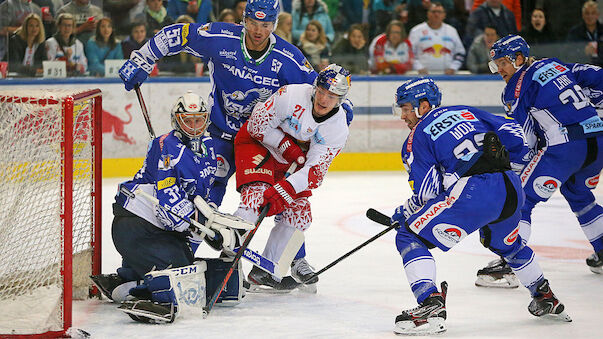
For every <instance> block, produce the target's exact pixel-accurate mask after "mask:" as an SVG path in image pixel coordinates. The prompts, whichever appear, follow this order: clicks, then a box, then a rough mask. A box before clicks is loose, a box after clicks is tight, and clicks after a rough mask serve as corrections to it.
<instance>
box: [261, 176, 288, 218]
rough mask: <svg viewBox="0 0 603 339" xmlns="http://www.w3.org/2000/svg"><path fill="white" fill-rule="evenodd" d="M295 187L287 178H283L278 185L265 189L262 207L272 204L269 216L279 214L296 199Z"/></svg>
mask: <svg viewBox="0 0 603 339" xmlns="http://www.w3.org/2000/svg"><path fill="white" fill-rule="evenodd" d="M294 197H295V189H294V188H293V186H291V184H290V183H289V182H288V181H287V180H281V181H279V182H278V183H276V185H274V186H272V187H270V188H269V189H267V190H265V191H264V201H263V202H262V204H261V205H260V207H264V206H266V205H267V204H270V209H269V210H268V214H267V215H268V216H271V215H275V214H279V213H281V212H282V211H284V210H285V208H286V207H287V206H289V205H290V204H291V203H292V202H293V200H294V199H295V198H294Z"/></svg>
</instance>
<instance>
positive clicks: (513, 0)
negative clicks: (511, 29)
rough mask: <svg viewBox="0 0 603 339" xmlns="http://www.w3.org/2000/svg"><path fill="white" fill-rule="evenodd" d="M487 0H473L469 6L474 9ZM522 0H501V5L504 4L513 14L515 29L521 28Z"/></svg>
mask: <svg viewBox="0 0 603 339" xmlns="http://www.w3.org/2000/svg"><path fill="white" fill-rule="evenodd" d="M486 1H487V0H473V7H471V10H472V11H475V10H476V9H477V8H478V7H479V6H480V5H481V4H483V3H484V2H486ZM522 2H523V0H502V5H503V6H505V7H506V8H507V9H508V10H510V11H511V12H512V13H513V15H514V16H515V26H516V27H517V30H518V31H520V30H521V29H522V27H523V26H522V24H521V12H522V10H521V3H522Z"/></svg>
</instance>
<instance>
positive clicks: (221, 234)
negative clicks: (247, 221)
mask: <svg viewBox="0 0 603 339" xmlns="http://www.w3.org/2000/svg"><path fill="white" fill-rule="evenodd" d="M205 241H206V242H207V244H208V245H209V246H210V247H211V248H213V249H214V250H216V251H224V253H226V254H227V255H229V256H234V255H235V254H236V253H235V251H234V249H235V248H237V247H239V246H241V243H242V241H241V234H240V233H239V232H237V231H236V230H234V229H232V228H226V227H225V228H222V229H220V230H219V231H218V232H216V236H215V237H214V238H212V237H210V236H209V235H206V236H205Z"/></svg>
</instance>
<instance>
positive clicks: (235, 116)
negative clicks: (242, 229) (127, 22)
mask: <svg viewBox="0 0 603 339" xmlns="http://www.w3.org/2000/svg"><path fill="white" fill-rule="evenodd" d="M279 10H280V6H279V1H278V0H249V1H248V3H247V5H246V7H245V12H244V18H243V23H244V25H243V26H241V25H237V24H230V23H222V22H214V23H209V24H205V25H198V24H175V25H171V26H166V27H164V28H163V29H162V30H161V31H159V32H158V33H157V34H155V36H154V37H153V38H151V39H150V40H149V42H147V43H146V44H145V45H144V46H143V47H142V48H140V49H139V50H137V51H134V52H133V53H132V56H131V58H130V60H128V61H126V63H125V64H124V65H123V66H122V68H121V69H120V71H119V74H120V76H121V78H122V79H123V81H124V83H125V86H126V89H127V90H131V89H132V88H133V87H134V85H136V84H140V83H142V82H143V81H144V80H145V79H146V78H147V76H148V75H149V73H150V72H151V70H152V69H153V65H154V64H155V63H156V62H157V60H158V59H160V58H162V57H164V56H169V55H175V54H178V53H181V52H185V53H189V54H192V55H194V56H197V57H201V58H203V59H204V60H205V61H206V62H207V64H208V67H209V70H210V77H211V81H212V92H211V94H210V97H209V103H210V105H211V125H210V126H209V133H210V135H211V136H212V138H213V146H212V147H213V148H214V150H215V152H216V156H217V158H218V171H217V173H216V183H215V188H214V190H212V193H211V194H212V199H213V201H215V202H216V203H217V204H218V205H220V203H221V202H222V198H223V196H224V193H225V190H226V184H227V182H228V179H229V178H230V177H231V176H232V174H233V173H234V172H235V161H234V146H233V141H234V137H235V135H236V134H237V131H238V130H239V129H240V128H241V126H242V125H243V123H244V122H245V121H247V118H248V117H249V115H250V114H251V111H252V110H253V107H254V106H255V105H256V104H257V103H259V102H264V101H265V100H266V99H268V97H270V96H271V95H272V93H274V92H275V91H276V90H277V89H279V87H281V86H284V85H288V84H299V83H308V84H312V82H313V81H314V79H315V78H316V75H317V74H316V72H315V71H314V70H313V69H312V66H311V65H310V63H308V61H307V60H306V59H305V57H304V56H303V54H302V53H301V52H300V51H299V50H298V49H297V48H296V47H295V46H293V45H291V44H290V43H288V42H286V41H285V40H283V39H281V38H280V37H278V36H277V35H275V34H273V33H272V32H273V31H274V29H275V27H276V20H277V17H278V14H279Z"/></svg>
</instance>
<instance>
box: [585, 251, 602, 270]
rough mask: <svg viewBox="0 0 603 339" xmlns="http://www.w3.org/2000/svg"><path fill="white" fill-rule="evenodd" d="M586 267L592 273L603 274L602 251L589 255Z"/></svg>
mask: <svg viewBox="0 0 603 339" xmlns="http://www.w3.org/2000/svg"><path fill="white" fill-rule="evenodd" d="M586 265H588V268H589V269H590V270H591V272H593V273H597V274H603V250H601V251H599V252H596V253H593V254H591V255H590V256H589V257H588V258H586Z"/></svg>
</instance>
